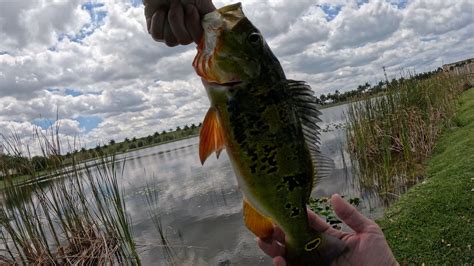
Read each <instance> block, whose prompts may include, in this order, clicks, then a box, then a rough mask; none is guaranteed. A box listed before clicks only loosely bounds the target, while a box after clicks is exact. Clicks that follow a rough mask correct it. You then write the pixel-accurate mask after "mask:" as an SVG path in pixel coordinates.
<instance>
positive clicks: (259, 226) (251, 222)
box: [244, 199, 273, 238]
mask: <svg viewBox="0 0 474 266" xmlns="http://www.w3.org/2000/svg"><path fill="white" fill-rule="evenodd" d="M244 220H245V225H246V226H247V228H248V229H249V230H250V231H252V233H254V235H256V236H258V237H260V238H267V237H270V236H271V235H272V234H273V223H272V221H271V220H270V218H267V217H265V216H263V215H261V214H260V213H259V212H258V211H257V210H256V209H255V208H254V207H253V206H252V205H250V203H249V202H248V201H247V200H245V199H244Z"/></svg>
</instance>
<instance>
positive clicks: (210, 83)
mask: <svg viewBox="0 0 474 266" xmlns="http://www.w3.org/2000/svg"><path fill="white" fill-rule="evenodd" d="M201 80H202V83H203V84H204V86H207V85H210V86H220V87H233V86H237V85H240V84H241V83H242V82H243V81H240V80H236V81H229V82H224V83H218V82H214V81H207V80H205V79H204V78H202V79H201Z"/></svg>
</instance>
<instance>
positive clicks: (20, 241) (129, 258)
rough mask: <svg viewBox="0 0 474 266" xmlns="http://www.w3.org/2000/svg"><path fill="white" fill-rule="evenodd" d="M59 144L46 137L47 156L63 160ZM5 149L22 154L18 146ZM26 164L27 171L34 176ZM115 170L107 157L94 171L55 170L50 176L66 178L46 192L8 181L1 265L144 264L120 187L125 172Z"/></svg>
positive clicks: (40, 186)
mask: <svg viewBox="0 0 474 266" xmlns="http://www.w3.org/2000/svg"><path fill="white" fill-rule="evenodd" d="M37 137H41V135H39V134H38V135H37ZM57 138H58V134H56V135H54V134H52V135H51V139H48V138H47V137H45V136H43V137H41V142H40V144H41V147H42V151H43V155H44V156H48V157H51V156H55V155H59V154H60V152H59V150H58V147H59V140H58V139H57ZM5 139H6V138H4V140H5ZM13 139H18V137H14V138H13ZM6 146H9V147H10V146H11V147H14V148H15V149H17V150H21V149H19V148H18V147H17V144H14V143H8V144H6ZM57 158H60V157H59V156H57ZM58 160H60V159H58ZM27 164H28V161H26V165H25V166H22V167H25V168H31V172H32V173H33V175H34V170H33V168H32V166H31V165H27ZM55 164H56V166H60V165H61V162H60V161H57V162H55ZM116 167H117V165H116V163H115V159H114V157H109V158H105V157H103V158H102V159H101V161H100V162H99V163H94V166H87V165H85V164H80V163H78V162H76V161H75V160H74V161H73V163H72V165H71V166H69V169H66V168H61V167H59V168H51V169H53V170H50V171H48V173H47V174H49V175H54V176H60V177H61V178H58V179H55V180H53V181H49V183H48V184H47V186H45V185H44V183H42V182H36V183H32V184H29V185H25V186H18V185H15V184H14V183H13V180H12V178H11V177H9V176H7V177H6V183H7V184H6V187H5V189H4V191H3V195H4V199H3V200H2V201H1V207H0V241H1V242H0V243H1V244H0V245H2V247H1V250H0V263H2V264H7V263H8V264H13V263H14V264H42V265H44V264H46V265H56V264H88V265H98V264H99V265H101V264H140V260H139V257H138V253H137V250H136V246H135V242H134V240H133V236H132V233H131V227H130V224H131V221H130V217H129V216H128V215H127V212H126V206H125V203H124V199H123V198H122V194H121V191H120V189H119V185H118V182H117V175H118V174H119V173H120V172H121V171H123V169H117V168H116ZM7 170H8V169H4V173H7V174H8V171H7ZM34 177H35V176H33V178H34Z"/></svg>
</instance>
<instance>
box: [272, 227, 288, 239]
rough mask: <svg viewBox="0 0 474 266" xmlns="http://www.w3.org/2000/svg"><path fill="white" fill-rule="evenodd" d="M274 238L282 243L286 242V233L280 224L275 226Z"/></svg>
mask: <svg viewBox="0 0 474 266" xmlns="http://www.w3.org/2000/svg"><path fill="white" fill-rule="evenodd" d="M272 238H273V239H274V240H276V241H278V242H280V243H285V233H284V232H283V230H281V229H280V227H278V226H275V227H273V234H272Z"/></svg>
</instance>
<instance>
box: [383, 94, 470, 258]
mask: <svg viewBox="0 0 474 266" xmlns="http://www.w3.org/2000/svg"><path fill="white" fill-rule="evenodd" d="M454 120H455V121H456V124H457V127H451V128H449V129H446V130H445V131H444V132H443V135H442V136H441V137H440V139H439V141H438V142H437V145H436V148H435V150H434V152H433V155H432V156H431V157H430V159H429V160H428V165H427V172H426V173H427V179H426V180H425V181H424V182H423V183H420V184H418V185H416V186H414V187H412V188H411V189H410V190H409V191H408V192H407V193H406V194H405V195H403V196H402V197H401V198H400V200H399V201H398V202H396V203H395V204H394V205H393V206H391V207H390V208H389V210H388V211H387V212H386V216H385V218H384V219H382V220H380V221H379V224H380V225H381V227H382V229H383V231H384V233H385V235H386V237H387V240H388V242H389V244H390V246H391V247H392V250H393V252H394V254H395V256H396V258H397V259H398V261H399V262H400V263H404V262H405V263H409V264H418V265H421V263H425V264H426V265H441V264H444V265H461V264H462V263H465V264H466V265H467V264H469V265H470V264H471V263H473V262H474V247H472V245H473V244H474V191H473V187H474V179H473V178H474V89H470V90H468V91H466V92H464V93H463V95H462V98H461V105H460V107H459V109H458V114H457V116H456V117H455V119H454Z"/></svg>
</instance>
